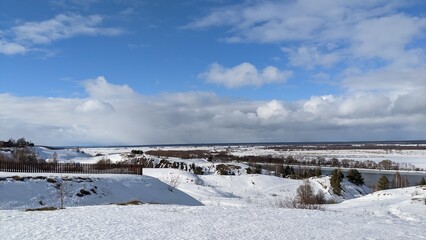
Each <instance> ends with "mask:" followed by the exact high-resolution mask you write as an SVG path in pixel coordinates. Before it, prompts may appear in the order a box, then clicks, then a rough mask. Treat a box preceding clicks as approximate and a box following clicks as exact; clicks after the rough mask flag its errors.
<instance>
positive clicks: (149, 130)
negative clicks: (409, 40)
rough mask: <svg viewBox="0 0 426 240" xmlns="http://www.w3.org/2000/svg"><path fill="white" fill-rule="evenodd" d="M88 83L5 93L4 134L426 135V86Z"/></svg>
mask: <svg viewBox="0 0 426 240" xmlns="http://www.w3.org/2000/svg"><path fill="white" fill-rule="evenodd" d="M86 83H87V84H85V85H83V86H84V87H85V89H86V91H87V93H88V96H87V97H85V98H44V97H17V96H13V95H10V94H0V116H1V118H0V124H1V126H2V132H1V135H0V139H7V138H9V137H13V138H19V137H22V136H24V137H26V138H28V139H30V140H32V141H34V142H35V143H38V144H49V145H68V144H78V145H80V144H155V143H206V142H256V141H325V140H334V141H336V140H377V139H420V138H422V137H423V136H424V135H425V134H426V129H425V128H424V122H425V121H426V108H425V106H426V102H425V101H423V100H422V99H423V98H422V94H423V93H424V90H425V89H424V88H422V89H419V90H413V89H411V90H407V92H406V93H404V94H399V95H398V94H397V95H392V94H390V93H389V92H381V93H378V92H370V93H368V92H361V93H349V95H346V96H344V95H342V96H333V95H325V96H312V97H311V98H310V99H308V100H300V101H296V102H283V101H279V100H272V101H241V100H235V99H224V98H221V97H220V96H218V95H216V94H214V93H211V92H184V93H169V94H162V95H157V96H151V97H147V96H143V95H140V94H138V93H136V92H134V91H133V90H132V89H131V88H130V87H129V86H126V85H116V84H112V83H109V82H108V81H106V80H105V78H102V77H99V78H97V79H93V80H89V81H86ZM93 88H97V90H96V91H94V90H93ZM113 92H117V93H118V94H112V93H113ZM129 94H130V95H132V97H130V98H129V97H128V96H129Z"/></svg>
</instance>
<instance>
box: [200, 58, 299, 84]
mask: <svg viewBox="0 0 426 240" xmlns="http://www.w3.org/2000/svg"><path fill="white" fill-rule="evenodd" d="M291 75H292V73H291V71H282V70H279V69H278V68H276V67H273V66H267V67H265V68H264V69H262V70H258V69H257V68H256V67H255V66H253V65H252V64H250V63H247V62H244V63H241V64H239V65H237V66H234V67H232V68H226V67H223V66H221V65H220V64H217V63H214V64H212V65H210V67H209V69H208V70H207V72H204V73H201V74H200V77H201V78H203V79H205V80H206V81H207V82H209V83H215V84H219V85H223V86H225V87H227V88H238V87H243V86H256V87H259V86H262V85H265V84H270V83H283V82H285V81H286V80H287V79H288V78H289V77H290V76H291Z"/></svg>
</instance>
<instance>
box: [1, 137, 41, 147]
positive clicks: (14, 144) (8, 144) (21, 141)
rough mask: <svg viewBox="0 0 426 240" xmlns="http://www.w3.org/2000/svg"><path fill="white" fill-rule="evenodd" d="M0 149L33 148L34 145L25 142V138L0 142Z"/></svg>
mask: <svg viewBox="0 0 426 240" xmlns="http://www.w3.org/2000/svg"><path fill="white" fill-rule="evenodd" d="M0 147H3V148H13V147H20V148H22V147H34V143H32V142H30V141H27V140H26V139H25V138H19V139H18V140H15V139H12V138H11V139H9V141H0Z"/></svg>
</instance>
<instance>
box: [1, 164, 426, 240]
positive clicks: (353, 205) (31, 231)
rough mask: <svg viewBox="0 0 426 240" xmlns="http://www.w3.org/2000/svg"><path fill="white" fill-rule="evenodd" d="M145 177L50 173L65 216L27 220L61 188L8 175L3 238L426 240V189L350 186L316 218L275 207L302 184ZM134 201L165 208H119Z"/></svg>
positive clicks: (175, 174) (317, 184)
mask: <svg viewBox="0 0 426 240" xmlns="http://www.w3.org/2000/svg"><path fill="white" fill-rule="evenodd" d="M147 170H148V169H147ZM146 174H147V176H129V175H126V176H123V175H96V176H88V175H62V176H61V175H58V174H50V175H48V177H49V178H51V179H57V180H58V182H59V181H60V180H61V179H68V190H67V196H66V198H65V206H66V209H62V210H55V211H38V212H25V211H23V209H26V208H35V207H41V205H40V203H39V200H40V199H42V200H43V201H44V203H43V204H44V205H43V206H51V205H53V206H58V205H57V204H58V199H57V198H56V197H55V196H56V194H57V190H56V189H55V188H54V183H49V182H47V180H46V179H41V176H46V174H44V175H43V174H19V175H20V176H21V177H27V179H23V181H20V180H13V179H12V178H11V177H12V176H13V175H16V174H12V173H3V172H1V173H0V177H1V178H3V179H4V180H3V181H1V182H0V193H1V195H0V207H1V208H2V209H5V210H0V223H1V228H0V235H1V236H3V237H6V238H4V239H424V238H425V237H426V229H425V228H424V226H425V224H426V205H425V202H424V199H425V198H426V188H425V187H423V188H422V187H410V188H404V189H395V190H387V191H381V192H375V193H373V194H369V195H366V196H363V197H359V196H360V195H362V194H360V192H362V191H363V189H362V188H357V187H356V186H355V185H352V184H350V183H348V182H344V183H343V186H344V191H345V194H344V197H345V199H343V198H341V199H340V201H342V202H341V203H339V204H332V205H327V206H326V207H325V209H326V210H325V211H318V210H301V209H283V208H278V207H277V204H276V203H277V201H279V200H283V199H285V198H286V197H291V196H294V195H295V191H296V189H297V187H298V186H299V185H300V184H302V181H301V180H290V179H283V178H278V177H274V176H265V175H241V176H220V175H208V176H196V175H193V174H192V173H188V172H184V171H180V170H175V169H149V171H147V172H146ZM29 177H32V178H29ZM36 177H39V178H38V179H36ZM175 178H177V179H178V184H177V185H176V189H173V190H172V191H170V189H169V187H168V185H169V184H170V180H171V179H175ZM88 179H91V181H88ZM311 182H312V186H313V188H314V189H315V191H319V190H321V191H324V192H325V193H326V197H327V198H335V197H336V196H334V195H332V194H330V193H331V191H329V183H328V177H323V178H318V179H311ZM95 187H96V188H95ZM94 188H95V189H96V194H95V193H93V192H91V194H90V195H85V196H82V197H78V196H76V194H75V193H78V192H79V190H80V189H87V190H89V191H91V189H94ZM364 190H367V191H368V189H364ZM364 194H365V193H364ZM356 197H358V198H356ZM130 200H139V201H141V202H145V203H149V202H151V203H157V204H143V205H137V206H130V205H129V206H118V205H116V204H114V203H122V202H127V201H130ZM337 200H339V199H337ZM158 203H163V204H158ZM94 205H97V206H94ZM6 209H9V210H6Z"/></svg>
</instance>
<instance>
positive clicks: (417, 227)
mask: <svg viewBox="0 0 426 240" xmlns="http://www.w3.org/2000/svg"><path fill="white" fill-rule="evenodd" d="M0 219H2V228H1V230H0V231H1V232H0V233H1V234H2V236H7V239H43V240H44V239H64V240H65V239H342V240H343V239H424V237H425V236H426V230H425V229H424V226H422V225H421V224H419V223H413V222H410V221H408V220H403V219H398V218H394V217H392V216H391V215H387V216H378V215H362V214H357V215H353V214H352V213H348V212H345V211H315V210H298V209H277V208H267V207H263V208H261V207H224V206H204V207H186V206H176V205H170V206H166V205H140V206H115V205H110V206H94V207H75V208H67V209H64V210H58V211H52V212H22V211H0Z"/></svg>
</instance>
